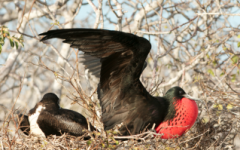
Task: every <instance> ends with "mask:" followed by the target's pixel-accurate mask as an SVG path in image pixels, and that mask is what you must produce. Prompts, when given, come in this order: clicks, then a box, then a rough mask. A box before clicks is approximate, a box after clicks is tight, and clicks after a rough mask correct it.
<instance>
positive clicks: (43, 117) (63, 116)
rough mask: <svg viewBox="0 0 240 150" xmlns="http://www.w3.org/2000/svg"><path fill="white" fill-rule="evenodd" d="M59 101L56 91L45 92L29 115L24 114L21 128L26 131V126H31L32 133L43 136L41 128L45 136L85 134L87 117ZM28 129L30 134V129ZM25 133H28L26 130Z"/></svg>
mask: <svg viewBox="0 0 240 150" xmlns="http://www.w3.org/2000/svg"><path fill="white" fill-rule="evenodd" d="M59 101H60V100H59V98H58V97H57V96H56V95H55V94H54V93H47V94H45V95H44V96H43V98H42V100H41V101H40V102H38V103H37V104H36V106H35V107H34V108H33V109H31V110H30V111H29V113H28V116H24V122H22V123H21V124H20V129H21V130H22V131H24V130H26V129H25V128H24V127H26V126H28V127H29V126H30V132H31V133H32V134H35V135H40V136H42V135H41V133H39V130H38V129H40V132H41V131H42V132H43V134H44V136H45V137H47V136H49V135H62V134H64V133H67V134H69V135H73V136H81V135H83V134H84V133H85V132H84V130H88V123H87V120H86V118H85V117H84V116H83V115H81V114H80V113H78V112H75V111H72V110H69V109H63V108H61V107H60V106H59ZM39 108H41V109H39ZM23 123H24V124H23ZM89 125H90V130H91V131H93V130H96V129H95V128H94V127H93V126H92V125H91V124H90V123H89ZM28 129H29V128H28ZM27 131H28V132H27V135H28V134H29V130H27ZM24 133H25V134H26V132H24Z"/></svg>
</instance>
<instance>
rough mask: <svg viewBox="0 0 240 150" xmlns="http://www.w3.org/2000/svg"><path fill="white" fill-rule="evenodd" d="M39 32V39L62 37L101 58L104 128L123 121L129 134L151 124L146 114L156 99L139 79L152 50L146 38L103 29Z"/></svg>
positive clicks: (101, 103) (100, 92)
mask: <svg viewBox="0 0 240 150" xmlns="http://www.w3.org/2000/svg"><path fill="white" fill-rule="evenodd" d="M40 35H45V37H43V38H42V41H43V40H47V39H50V38H61V39H64V41H63V42H64V43H69V44H71V47H73V48H77V49H79V50H80V51H83V52H84V53H85V54H86V55H90V56H94V57H97V58H100V61H101V65H102V66H101V72H100V83H99V87H98V96H99V99H100V105H101V107H102V112H103V114H102V119H103V123H104V128H105V130H108V129H111V128H113V127H114V126H115V125H117V124H119V123H122V122H123V124H124V126H125V127H127V128H131V129H132V130H131V131H130V132H131V134H135V133H138V132H139V131H140V130H142V129H143V128H144V127H145V126H146V124H149V123H152V118H151V117H150V116H148V114H151V113H152V112H151V111H152V110H153V108H152V106H151V105H154V104H153V103H154V102H152V101H151V100H152V99H155V98H153V97H151V96H150V95H149V93H148V92H147V91H146V90H145V88H144V87H143V85H142V84H141V82H140V81H139V77H140V75H141V73H142V71H143V68H144V64H145V59H146V57H147V55H148V53H149V51H150V49H151V44H150V43H149V41H148V40H146V39H145V38H142V37H138V36H136V35H133V34H130V33H124V32H119V31H110V30H102V29H63V30H51V31H48V32H46V33H42V34H40ZM143 111H144V112H143ZM160 120H161V119H160ZM150 125H151V124H150ZM123 132H125V131H123ZM124 134H125V133H124Z"/></svg>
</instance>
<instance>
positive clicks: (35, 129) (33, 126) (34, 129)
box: [28, 105, 46, 137]
mask: <svg viewBox="0 0 240 150" xmlns="http://www.w3.org/2000/svg"><path fill="white" fill-rule="evenodd" d="M45 108H46V107H43V106H42V105H39V106H38V108H37V109H36V112H35V113H34V114H32V115H31V116H29V117H28V119H29V123H30V132H31V134H33V135H37V136H41V137H46V136H45V134H44V133H43V132H42V130H41V129H40V128H39V126H38V124H37V120H38V116H39V115H40V113H41V111H42V110H43V109H45Z"/></svg>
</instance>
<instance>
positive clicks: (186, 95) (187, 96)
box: [183, 94, 203, 102]
mask: <svg viewBox="0 0 240 150" xmlns="http://www.w3.org/2000/svg"><path fill="white" fill-rule="evenodd" d="M183 96H184V97H186V98H188V99H191V100H194V101H200V102H203V101H202V100H201V99H199V98H195V97H192V96H190V95H188V94H184V95H183Z"/></svg>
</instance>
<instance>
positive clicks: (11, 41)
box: [9, 39, 14, 47]
mask: <svg viewBox="0 0 240 150" xmlns="http://www.w3.org/2000/svg"><path fill="white" fill-rule="evenodd" d="M9 41H10V45H11V47H14V42H13V40H12V39H9Z"/></svg>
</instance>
